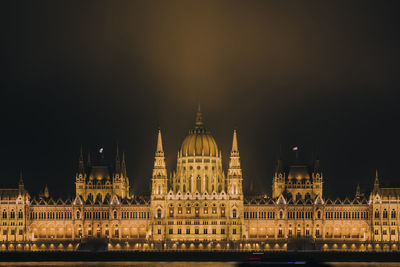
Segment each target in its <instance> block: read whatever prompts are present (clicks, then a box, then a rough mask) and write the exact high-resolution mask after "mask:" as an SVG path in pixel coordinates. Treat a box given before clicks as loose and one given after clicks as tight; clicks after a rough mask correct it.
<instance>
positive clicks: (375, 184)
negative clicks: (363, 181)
mask: <svg viewBox="0 0 400 267" xmlns="http://www.w3.org/2000/svg"><path fill="white" fill-rule="evenodd" d="M375 187H376V188H379V176H378V169H376V171H375V182H374V188H375Z"/></svg>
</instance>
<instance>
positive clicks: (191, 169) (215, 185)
mask: <svg viewBox="0 0 400 267" xmlns="http://www.w3.org/2000/svg"><path fill="white" fill-rule="evenodd" d="M171 186H172V190H173V191H174V192H175V193H177V192H181V193H183V194H185V193H186V192H190V193H192V194H194V193H196V192H198V193H199V194H203V193H205V192H207V193H208V194H211V193H213V192H216V193H220V192H222V191H225V192H226V181H225V175H224V172H223V169H222V160H221V152H220V151H219V150H218V146H217V143H216V142H215V139H214V137H213V136H212V135H211V134H210V132H209V131H208V130H207V129H206V128H205V126H204V123H203V115H202V113H201V110H200V105H199V107H198V110H197V115H196V121H195V126H194V128H193V129H192V130H190V131H189V134H188V135H187V136H186V138H185V139H184V140H183V142H182V146H181V149H180V150H179V152H178V159H177V166H176V172H174V174H173V176H172V179H171Z"/></svg>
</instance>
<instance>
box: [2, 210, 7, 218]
mask: <svg viewBox="0 0 400 267" xmlns="http://www.w3.org/2000/svg"><path fill="white" fill-rule="evenodd" d="M3 219H7V211H6V210H4V211H3Z"/></svg>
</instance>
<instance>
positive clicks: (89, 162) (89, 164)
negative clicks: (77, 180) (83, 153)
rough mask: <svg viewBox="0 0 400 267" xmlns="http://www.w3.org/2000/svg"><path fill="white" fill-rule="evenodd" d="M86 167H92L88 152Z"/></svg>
mask: <svg viewBox="0 0 400 267" xmlns="http://www.w3.org/2000/svg"><path fill="white" fill-rule="evenodd" d="M87 166H88V167H91V166H92V161H91V160H90V152H88V156H87Z"/></svg>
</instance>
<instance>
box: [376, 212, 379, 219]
mask: <svg viewBox="0 0 400 267" xmlns="http://www.w3.org/2000/svg"><path fill="white" fill-rule="evenodd" d="M375 219H379V210H376V211H375Z"/></svg>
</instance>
